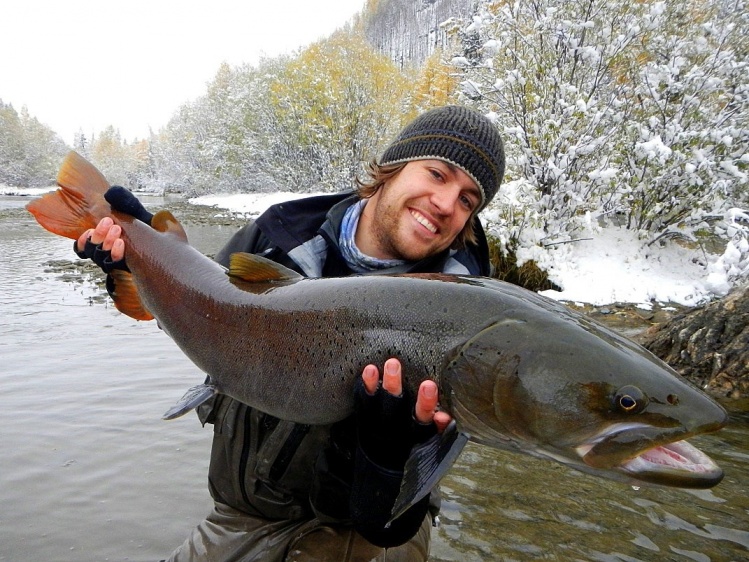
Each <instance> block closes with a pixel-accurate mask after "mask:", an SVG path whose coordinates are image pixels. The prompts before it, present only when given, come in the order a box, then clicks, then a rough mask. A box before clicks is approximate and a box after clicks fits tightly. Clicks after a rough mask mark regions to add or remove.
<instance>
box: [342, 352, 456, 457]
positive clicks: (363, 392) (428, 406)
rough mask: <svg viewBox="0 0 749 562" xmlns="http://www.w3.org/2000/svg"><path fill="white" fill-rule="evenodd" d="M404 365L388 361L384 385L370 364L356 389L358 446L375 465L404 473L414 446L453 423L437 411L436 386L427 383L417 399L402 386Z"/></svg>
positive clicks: (422, 387)
mask: <svg viewBox="0 0 749 562" xmlns="http://www.w3.org/2000/svg"><path fill="white" fill-rule="evenodd" d="M402 381H403V379H402V372H401V364H400V361H398V360H397V359H388V360H387V361H386V362H385V366H384V374H383V377H382V385H380V374H379V370H378V369H377V367H376V366H375V365H367V366H366V367H365V368H364V370H363V372H362V378H361V380H360V381H359V382H358V383H357V386H356V389H355V402H356V413H357V427H358V436H359V446H360V447H361V450H362V451H363V452H364V453H365V454H366V456H367V457H368V458H369V459H370V461H371V462H373V463H374V464H376V465H378V466H381V467H383V468H386V469H390V470H402V469H403V466H404V465H405V463H406V459H408V456H409V454H410V452H411V449H412V448H413V446H414V445H416V444H418V443H423V442H424V441H426V440H427V439H429V438H430V437H431V436H433V435H435V434H436V433H437V432H438V431H443V430H444V428H445V427H446V426H447V425H448V423H450V419H451V418H450V416H449V415H448V414H447V413H445V412H437V411H436V408H437V399H438V392H437V385H436V384H435V383H434V381H424V382H422V384H421V386H420V387H419V390H418V394H417V396H416V400H414V399H413V395H412V394H411V393H409V392H408V391H407V390H406V389H404V387H403V382H402Z"/></svg>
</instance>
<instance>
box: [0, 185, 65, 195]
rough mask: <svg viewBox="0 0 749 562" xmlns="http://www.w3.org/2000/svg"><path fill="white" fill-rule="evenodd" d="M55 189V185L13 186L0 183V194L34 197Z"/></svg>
mask: <svg viewBox="0 0 749 562" xmlns="http://www.w3.org/2000/svg"><path fill="white" fill-rule="evenodd" d="M55 189H57V186H55V185H50V186H49V187H13V186H10V185H3V184H0V195H7V196H17V197H36V196H38V195H43V194H45V193H48V192H50V191H54V190H55Z"/></svg>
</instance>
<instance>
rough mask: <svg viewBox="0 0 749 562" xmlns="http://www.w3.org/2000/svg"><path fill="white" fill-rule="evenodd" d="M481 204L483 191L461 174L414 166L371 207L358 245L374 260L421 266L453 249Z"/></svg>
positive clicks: (433, 163) (435, 164)
mask: <svg viewBox="0 0 749 562" xmlns="http://www.w3.org/2000/svg"><path fill="white" fill-rule="evenodd" d="M480 203H481V193H480V191H479V188H478V186H477V185H476V184H475V182H474V181H473V180H472V179H471V178H470V177H469V176H468V174H466V173H465V172H464V171H463V170H461V169H460V168H456V167H455V166H452V165H451V164H448V163H446V162H442V161H441V160H416V161H414V162H409V163H408V164H406V166H405V167H404V168H403V169H402V170H401V171H400V173H399V174H398V175H396V176H395V177H393V178H391V179H390V180H388V182H387V183H386V184H385V185H383V186H382V188H380V189H379V190H378V191H377V193H375V195H374V196H372V197H371V198H370V199H369V201H367V205H366V207H365V208H364V211H363V215H362V219H361V222H360V225H359V226H360V228H359V229H358V230H357V233H356V244H357V246H358V247H359V249H360V250H361V251H362V252H364V253H365V254H368V255H371V256H373V257H377V258H383V259H393V258H394V259H405V260H409V261H416V260H420V259H423V258H425V257H428V256H431V255H434V254H436V253H438V252H441V251H442V250H444V249H446V248H449V247H450V245H451V244H452V243H453V241H454V240H455V237H456V236H457V235H458V234H460V232H461V231H462V230H463V227H464V226H465V224H466V221H468V219H469V218H470V217H471V214H472V213H473V211H474V210H475V209H476V208H477V207H478V206H479V204H480Z"/></svg>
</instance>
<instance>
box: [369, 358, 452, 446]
mask: <svg viewBox="0 0 749 562" xmlns="http://www.w3.org/2000/svg"><path fill="white" fill-rule="evenodd" d="M383 371H384V373H383V376H382V388H384V389H385V390H387V391H388V392H389V393H390V394H392V395H393V396H401V395H402V394H403V376H402V372H401V363H400V361H398V360H397V359H395V358H391V359H388V360H387V361H385V367H384V369H383ZM362 381H363V382H364V388H365V389H366V390H367V394H369V395H370V396H374V394H375V392H376V391H377V386H378V384H379V382H380V372H379V370H378V369H377V366H376V365H367V366H366V367H364V371H363V372H362ZM438 399H439V396H438V388H437V383H435V382H434V381H432V380H425V381H422V382H421V385H420V386H419V393H418V395H417V397H416V406H415V408H414V417H415V418H416V421H418V422H419V423H421V424H429V423H431V422H434V424H435V425H436V426H437V431H439V432H440V433H442V432H443V431H444V430H445V428H446V427H447V426H448V424H449V423H450V420H451V419H452V418H451V417H450V414H448V413H447V412H441V411H437V403H438Z"/></svg>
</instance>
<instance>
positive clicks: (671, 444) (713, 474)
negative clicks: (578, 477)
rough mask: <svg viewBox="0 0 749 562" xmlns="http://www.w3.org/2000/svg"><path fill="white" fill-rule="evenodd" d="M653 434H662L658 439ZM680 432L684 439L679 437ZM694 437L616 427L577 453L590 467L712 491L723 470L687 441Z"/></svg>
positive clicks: (644, 427)
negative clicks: (645, 444) (635, 445)
mask: <svg viewBox="0 0 749 562" xmlns="http://www.w3.org/2000/svg"><path fill="white" fill-rule="evenodd" d="M654 432H660V433H661V434H662V435H660V438H655V436H654V435H652V434H653V433H654ZM677 433H678V434H680V435H679V437H682V438H676V434H677ZM692 435H693V434H691V435H690V434H687V432H686V431H685V430H681V431H678V432H677V431H668V430H666V431H665V432H664V430H663V429H662V428H657V427H652V426H648V425H644V424H616V425H613V426H611V427H609V428H608V429H607V430H606V431H605V432H603V433H602V434H600V435H598V436H597V438H596V439H595V440H594V441H592V442H589V443H586V444H584V445H581V446H578V447H577V448H576V450H577V453H578V454H579V455H580V457H581V459H582V461H583V462H584V463H585V464H586V465H588V466H589V467H592V468H597V469H604V470H606V469H608V470H614V471H616V472H620V473H623V474H624V475H626V476H628V477H630V478H632V479H634V480H636V481H639V482H645V483H650V484H660V485H664V486H675V487H679V488H711V487H713V486H715V485H716V484H718V483H719V482H720V481H721V480H722V479H723V470H721V468H720V467H719V466H718V465H717V464H715V462H714V461H713V460H712V459H711V458H710V457H709V456H708V455H706V454H705V453H703V452H702V451H700V450H699V449H698V448H697V447H695V446H694V445H692V444H690V443H689V442H688V441H686V437H690V436H692ZM645 441H648V443H647V446H643V447H640V448H636V449H634V450H633V447H632V446H631V445H634V444H636V443H639V442H642V443H643V444H644V442H645Z"/></svg>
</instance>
